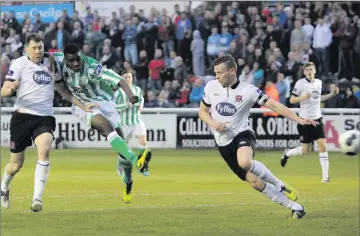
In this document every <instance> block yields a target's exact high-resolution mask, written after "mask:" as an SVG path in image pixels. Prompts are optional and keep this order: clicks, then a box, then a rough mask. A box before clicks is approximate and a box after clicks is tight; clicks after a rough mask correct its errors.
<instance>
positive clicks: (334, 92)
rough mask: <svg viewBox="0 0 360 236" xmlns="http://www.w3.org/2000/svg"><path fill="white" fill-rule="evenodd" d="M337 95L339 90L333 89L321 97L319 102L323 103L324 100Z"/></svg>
mask: <svg viewBox="0 0 360 236" xmlns="http://www.w3.org/2000/svg"><path fill="white" fill-rule="evenodd" d="M338 93H339V88H338V87H335V88H334V89H333V90H332V91H331V93H329V94H326V95H321V101H322V102H325V101H326V100H328V99H330V98H332V97H334V96H336V95H337V94H338Z"/></svg>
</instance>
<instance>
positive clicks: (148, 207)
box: [22, 198, 359, 214]
mask: <svg viewBox="0 0 360 236" xmlns="http://www.w3.org/2000/svg"><path fill="white" fill-rule="evenodd" d="M340 200H341V201H350V200H359V199H358V198H327V199H321V200H320V199H317V200H303V201H301V202H302V203H303V202H330V201H340ZM270 204H272V202H270V201H268V202H258V203H227V204H198V205H163V206H149V205H146V206H135V207H125V206H121V207H117V208H107V209H105V208H94V209H86V210H75V209H69V210H68V209H63V210H49V211H48V210H46V211H45V212H46V213H61V212H62V213H91V212H94V213H96V212H106V211H114V210H121V211H124V210H127V211H131V210H134V209H135V210H136V209H137V210H139V209H180V208H213V207H226V206H257V205H270ZM22 213H31V214H34V213H32V212H30V211H23V212H22ZM40 214H41V213H40Z"/></svg>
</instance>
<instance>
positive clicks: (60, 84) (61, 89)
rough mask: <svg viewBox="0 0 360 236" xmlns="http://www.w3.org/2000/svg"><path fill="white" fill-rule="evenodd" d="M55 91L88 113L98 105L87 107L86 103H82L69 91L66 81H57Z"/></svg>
mask: <svg viewBox="0 0 360 236" xmlns="http://www.w3.org/2000/svg"><path fill="white" fill-rule="evenodd" d="M55 90H56V91H58V93H60V95H61V97H62V98H63V99H65V100H67V101H69V102H71V103H72V104H74V105H76V106H78V107H80V109H82V110H84V111H86V112H88V111H90V110H91V108H92V107H96V106H97V105H96V104H88V105H85V104H84V103H82V102H81V101H80V100H79V99H78V98H77V97H75V96H74V95H73V94H72V93H71V92H70V91H69V89H68V88H67V87H66V85H65V83H64V81H62V80H57V81H55Z"/></svg>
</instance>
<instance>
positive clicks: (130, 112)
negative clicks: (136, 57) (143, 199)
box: [114, 72, 152, 202]
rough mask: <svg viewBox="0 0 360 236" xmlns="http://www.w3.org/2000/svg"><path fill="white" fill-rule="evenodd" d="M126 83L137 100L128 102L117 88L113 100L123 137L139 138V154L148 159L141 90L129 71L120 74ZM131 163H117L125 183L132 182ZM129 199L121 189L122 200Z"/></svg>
mask: <svg viewBox="0 0 360 236" xmlns="http://www.w3.org/2000/svg"><path fill="white" fill-rule="evenodd" d="M121 76H122V77H123V78H124V79H125V80H126V81H127V82H128V83H129V86H130V88H131V89H132V91H133V93H134V94H135V96H138V97H139V102H138V103H135V104H132V103H131V102H129V97H128V96H127V95H126V93H125V92H124V90H122V89H118V90H116V92H115V94H114V102H115V104H116V110H117V111H118V112H119V113H120V115H121V128H122V131H123V133H124V139H125V141H126V142H129V141H130V139H131V138H133V137H137V138H138V140H139V149H140V153H139V156H143V155H144V156H147V157H148V159H151V156H152V153H151V151H150V149H148V148H147V140H146V127H145V124H144V122H143V121H142V117H141V111H142V108H143V106H144V98H143V92H142V90H141V88H139V87H138V86H135V85H134V84H133V83H132V82H133V77H132V75H131V73H129V72H125V73H123V74H122V75H121ZM131 167H132V166H131V164H130V163H129V162H128V161H127V160H119V164H118V174H119V175H120V176H122V178H123V180H124V182H125V183H127V182H132V178H131V174H132V168H131ZM147 171H148V170H147V169H146V170H144V173H143V174H144V175H145V176H148V175H149V174H148V172H147ZM129 199H130V201H131V197H130V198H129V196H128V194H126V191H125V190H124V191H123V200H124V201H125V202H127V201H129Z"/></svg>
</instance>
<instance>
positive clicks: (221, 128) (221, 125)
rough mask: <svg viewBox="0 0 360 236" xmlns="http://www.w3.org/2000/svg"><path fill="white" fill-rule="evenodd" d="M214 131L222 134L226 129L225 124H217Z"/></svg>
mask: <svg viewBox="0 0 360 236" xmlns="http://www.w3.org/2000/svg"><path fill="white" fill-rule="evenodd" d="M215 129H216V131H217V132H219V133H220V132H223V131H224V130H225V129H226V124H224V123H218V125H217V126H216V128H215Z"/></svg>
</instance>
